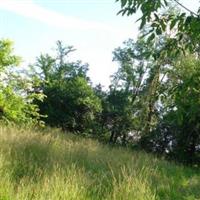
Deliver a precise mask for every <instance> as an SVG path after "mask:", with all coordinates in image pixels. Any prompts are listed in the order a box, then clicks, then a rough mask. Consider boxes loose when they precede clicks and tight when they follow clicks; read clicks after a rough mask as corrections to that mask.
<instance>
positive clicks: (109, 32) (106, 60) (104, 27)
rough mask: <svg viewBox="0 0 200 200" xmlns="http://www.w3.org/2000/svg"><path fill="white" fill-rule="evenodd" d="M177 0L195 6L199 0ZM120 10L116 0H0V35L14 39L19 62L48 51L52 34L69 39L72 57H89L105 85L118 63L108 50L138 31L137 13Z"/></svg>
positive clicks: (93, 75)
mask: <svg viewBox="0 0 200 200" xmlns="http://www.w3.org/2000/svg"><path fill="white" fill-rule="evenodd" d="M181 2H183V3H184V5H186V6H188V7H189V8H191V9H193V10H195V9H196V8H198V6H197V4H198V0H182V1H181ZM191 2H192V4H191ZM119 10H120V4H119V3H116V2H115V0H0V38H9V39H11V40H13V41H14V42H15V45H14V48H15V53H16V54H17V55H20V56H21V57H22V58H23V63H22V65H23V66H27V65H28V64H29V63H34V61H35V58H36V57H37V56H39V55H40V54H41V53H52V52H53V49H54V47H55V42H56V41H57V40H62V41H63V42H64V43H65V44H66V45H73V46H74V47H75V48H76V49H77V51H75V52H74V53H73V54H72V55H71V57H72V59H73V60H77V59H78V60H82V61H83V62H84V63H89V73H88V75H89V76H90V78H91V80H92V82H93V83H94V84H98V83H101V84H103V85H105V86H106V87H107V86H108V85H109V83H110V75H112V74H113V73H114V72H115V71H116V70H117V67H118V66H117V63H115V62H112V57H113V55H112V52H113V50H114V49H115V48H117V47H119V46H120V45H122V43H123V41H125V40H127V39H128V38H132V39H136V38H137V35H138V24H137V23H135V22H136V20H137V19H138V18H139V15H138V14H137V15H134V16H131V17H122V16H120V15H117V12H118V11H119Z"/></svg>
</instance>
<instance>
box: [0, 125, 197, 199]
mask: <svg viewBox="0 0 200 200" xmlns="http://www.w3.org/2000/svg"><path fill="white" fill-rule="evenodd" d="M30 199H35V200H58V199H60V200H65V199H66V200H72V199H73V200H79V199H80V200H87V199H88V200H89V199H94V200H100V199H102V200H129V199H130V200H156V199H160V200H168V199H169V200H174V199H175V200H176V199H177V200H182V199H183V200H198V199H200V173H199V171H198V170H193V169H190V168H186V167H183V166H177V165H175V164H173V163H169V162H166V161H164V160H159V159H157V158H154V157H153V156H151V155H148V154H145V153H142V152H140V153H139V152H133V151H131V150H129V149H125V148H116V147H115V148H112V147H109V146H107V145H103V144H100V143H98V142H97V141H94V140H91V139H84V138H81V137H77V136H74V135H70V134H62V133H60V132H59V130H56V129H52V130H51V129H49V130H44V131H36V130H31V129H27V128H23V129H20V128H6V127H1V128H0V200H30Z"/></svg>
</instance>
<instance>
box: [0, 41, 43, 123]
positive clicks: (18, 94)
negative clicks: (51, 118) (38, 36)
mask: <svg viewBox="0 0 200 200" xmlns="http://www.w3.org/2000/svg"><path fill="white" fill-rule="evenodd" d="M12 45H13V43H12V42H11V41H9V40H0V71H1V74H0V79H1V83H0V119H1V120H3V121H6V122H15V123H30V124H35V123H38V122H40V121H39V120H40V117H41V116H40V114H39V113H38V111H39V110H38V106H37V105H35V104H33V101H34V100H35V99H38V100H42V99H43V95H42V94H41V93H38V94H36V93H34V92H31V88H32V85H33V84H32V82H31V81H29V80H28V78H23V77H22V75H21V74H18V73H17V68H15V67H16V66H17V65H19V63H20V58H19V57H17V56H15V55H14V54H13V47H12Z"/></svg>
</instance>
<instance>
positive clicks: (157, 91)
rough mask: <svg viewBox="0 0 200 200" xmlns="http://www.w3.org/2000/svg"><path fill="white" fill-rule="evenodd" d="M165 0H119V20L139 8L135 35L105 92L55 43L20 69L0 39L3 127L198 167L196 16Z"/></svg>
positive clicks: (118, 57) (117, 57) (121, 51)
mask: <svg viewBox="0 0 200 200" xmlns="http://www.w3.org/2000/svg"><path fill="white" fill-rule="evenodd" d="M118 1H120V0H118ZM163 1H164V0H156V1H145V0H141V1H137V0H129V1H128V0H121V5H122V10H121V11H120V12H121V13H122V14H123V15H125V14H127V15H132V14H133V13H135V12H136V11H137V10H138V9H141V13H142V17H141V18H140V21H141V25H140V35H139V37H138V39H137V40H136V41H133V40H131V39H129V40H127V41H126V42H124V43H123V45H122V46H121V47H118V48H116V49H115V50H114V51H113V61H114V62H117V63H118V70H117V72H116V73H114V74H113V75H112V77H111V84H110V86H109V89H107V90H104V89H103V86H102V85H100V84H99V85H97V86H94V85H92V82H91V80H90V78H89V77H88V75H87V71H88V64H85V63H82V62H81V61H79V60H78V61H74V62H72V61H70V60H71V59H70V55H71V53H72V52H74V51H75V49H74V48H73V47H72V46H65V45H64V44H63V43H62V42H60V41H58V42H57V43H56V50H55V54H54V55H50V54H42V55H40V56H39V57H38V58H36V61H35V63H33V64H32V65H30V66H27V67H26V68H19V67H17V66H18V65H20V58H19V57H17V56H15V55H14V54H13V46H12V42H10V41H9V40H1V41H0V79H1V83H0V120H1V122H2V123H16V124H19V125H22V124H28V125H31V126H51V127H59V128H62V130H63V131H64V132H66V133H67V132H72V133H75V134H80V135H84V136H91V137H96V138H99V139H102V140H104V141H107V142H109V143H112V144H120V145H131V146H133V147H135V148H140V149H144V150H146V151H148V152H154V153H156V154H159V155H164V156H165V157H166V158H168V159H173V160H176V161H180V162H182V163H185V164H192V165H199V164H200V59H199V58H200V53H199V47H200V44H199V38H200V34H199V33H200V31H199V27H200V21H199V18H198V16H199V14H198V13H197V14H196V15H194V13H190V14H188V13H186V12H181V11H177V10H176V9H174V8H173V9H172V7H170V5H169V2H168V1H167V0H165V1H164V2H163ZM168 8H170V9H168ZM164 9H168V10H167V11H166V12H164Z"/></svg>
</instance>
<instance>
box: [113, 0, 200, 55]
mask: <svg viewBox="0 0 200 200" xmlns="http://www.w3.org/2000/svg"><path fill="white" fill-rule="evenodd" d="M117 1H120V2H121V7H122V9H121V11H120V12H119V13H121V14H122V15H132V14H134V13H136V12H137V11H138V10H139V11H141V13H142V16H141V18H139V19H138V21H140V22H141V23H140V29H141V30H142V29H143V28H144V26H145V25H148V26H149V31H148V32H147V34H148V36H149V40H152V39H155V37H156V36H159V35H161V34H163V33H166V34H168V36H169V35H170V37H169V38H168V42H167V45H166V50H167V51H168V53H170V54H172V53H173V54H175V55H176V54H177V53H179V52H180V51H182V50H185V49H189V50H190V51H192V52H194V50H196V49H199V39H200V34H199V33H200V29H199V27H200V20H199V16H200V12H199V11H200V9H199V10H198V12H197V13H195V12H193V11H191V10H190V9H188V8H187V7H185V6H184V5H183V4H181V3H180V2H179V1H178V0H173V1H170V0H155V1H146V0H117ZM177 7H179V8H181V9H182V10H179V11H176V12H174V11H173V10H174V8H177ZM163 10H168V11H167V12H163ZM169 33H170V34H169Z"/></svg>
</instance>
